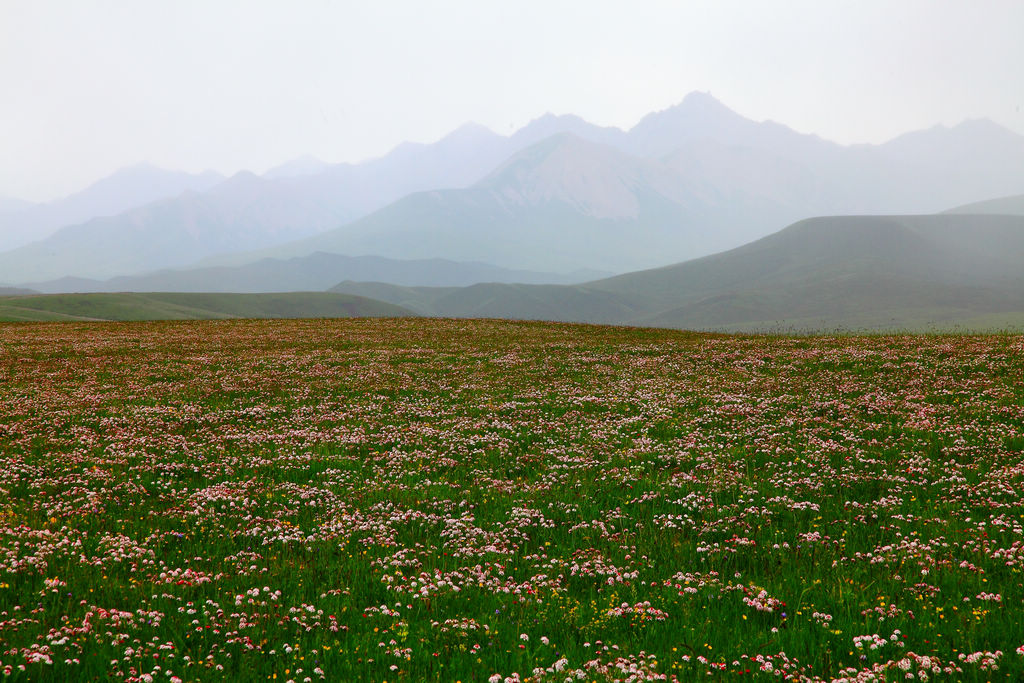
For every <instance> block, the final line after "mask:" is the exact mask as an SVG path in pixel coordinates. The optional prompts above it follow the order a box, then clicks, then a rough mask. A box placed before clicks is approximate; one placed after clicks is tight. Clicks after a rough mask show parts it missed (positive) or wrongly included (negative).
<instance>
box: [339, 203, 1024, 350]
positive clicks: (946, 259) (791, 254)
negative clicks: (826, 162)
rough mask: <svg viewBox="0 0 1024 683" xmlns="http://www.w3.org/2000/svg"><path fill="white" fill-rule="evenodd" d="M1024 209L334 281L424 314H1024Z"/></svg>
mask: <svg viewBox="0 0 1024 683" xmlns="http://www.w3.org/2000/svg"><path fill="white" fill-rule="evenodd" d="M1022 265H1024V216H1004V215H964V214H939V215H927V216H836V217H823V218H812V219H808V220H805V221H800V222H799V223H795V224H793V225H791V226H790V227H788V228H786V229H784V230H782V231H780V232H778V233H775V234H774V235H770V236H768V237H765V238H763V239H761V240H758V241H756V242H753V243H750V244H747V245H745V246H743V247H739V248H737V249H732V250H730V251H726V252H722V253H719V254H714V255H712V256H707V257H704V258H700V259H695V260H693V261H687V262H684V263H680V264H676V265H672V266H667V267H664V268H657V269H653V270H645V271H638V272H634V273H627V274H625V275H619V276H616V277H613V278H608V279H604V280H598V281H595V282H590V283H587V284H585V285H579V286H574V287H564V286H563V287H559V286H529V285H501V284H489V285H475V286H474V287H467V288H462V289H454V290H453V289H439V288H425V287H414V288H394V287H389V286H387V285H380V284H372V283H369V284H368V283H341V284H339V285H338V286H336V287H335V288H333V291H338V292H346V293H350V294H360V295H363V296H373V297H374V298H379V299H381V300H384V301H390V302H392V303H401V304H402V305H405V306H408V307H409V308H411V309H413V310H415V311H418V312H421V313H424V314H427V315H445V316H453V317H478V316H487V317H506V318H525V319H545V320H568V321H580V322H600V323H619V324H641V325H655V326H663V327H678V328H692V329H724V330H769V329H794V330H832V329H851V330H864V329H916V330H927V329H948V328H953V327H957V326H961V327H970V328H977V329H993V328H996V329H999V328H1009V327H1014V328H1016V327H1020V326H1021V325H1022V324H1024V267H1022Z"/></svg>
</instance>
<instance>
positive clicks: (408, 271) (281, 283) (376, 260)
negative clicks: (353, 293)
mask: <svg viewBox="0 0 1024 683" xmlns="http://www.w3.org/2000/svg"><path fill="white" fill-rule="evenodd" d="M604 275H610V273H601V272H598V271H579V272H576V273H569V274H559V273H543V272H537V271H526V270H508V269H505V268H498V267H497V266H492V265H489V264H486V263H477V262H468V263H467V262H458V261H450V260H447V259H429V260H419V261H402V260H396V259H386V258H382V257H380V256H342V255H340V254H326V253H323V252H316V253H314V254H310V255H309V256H300V257H296V258H291V259H269V258H268V259H263V260H261V261H256V262H255V263H250V264H246V265H242V266H208V267H204V268H190V269H181V270H162V271H157V272H153V273H146V274H143V275H135V276H121V277H115V278H111V279H109V280H91V279H87V278H60V279H58V280H50V281H46V282H38V283H32V284H31V287H32V288H33V289H36V290H38V291H40V292H46V293H58V292H249V293H256V292H306V291H322V290H325V289H327V288H329V287H331V286H332V285H334V284H336V283H337V282H338V280H340V279H347V280H357V281H385V282H392V283H395V284H399V285H407V286H445V287H464V286H467V285H471V284H474V283H477V282H532V283H556V284H573V283H577V282H584V281H586V280H592V279H593V278H594V277H602V276H604Z"/></svg>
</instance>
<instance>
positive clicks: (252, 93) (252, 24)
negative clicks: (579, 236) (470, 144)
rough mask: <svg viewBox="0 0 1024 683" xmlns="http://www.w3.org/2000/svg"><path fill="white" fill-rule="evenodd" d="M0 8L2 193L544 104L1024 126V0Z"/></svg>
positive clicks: (320, 144) (857, 126) (366, 153)
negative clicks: (686, 106)
mask: <svg viewBox="0 0 1024 683" xmlns="http://www.w3.org/2000/svg"><path fill="white" fill-rule="evenodd" d="M625 8H626V5H624V4H622V3H613V2H588V3H581V2H552V1H550V0H548V1H545V2H527V1H524V0H518V1H517V2H508V3H500V4H499V3H476V2H431V3H422V2H389V3H366V2H305V3H297V4H293V3H271V2H244V3H243V2H175V3H169V2H168V3H133V2H75V3H67V2H39V1H33V2H12V1H8V2H4V3H3V4H0V92H2V93H3V95H2V98H3V106H0V130H2V131H3V135H2V136H0V195H3V196H7V197H16V198H21V199H28V200H32V201H43V200H50V199H53V198H56V197H59V196H63V195H66V194H68V193H70V192H73V191H75V190H78V189H80V188H81V187H83V186H85V185H87V184H88V183H90V182H93V181H95V180H97V179H99V178H101V177H103V176H105V175H107V174H109V173H111V172H113V171H114V170H116V169H118V168H121V167H124V166H126V165H130V164H133V163H138V162H142V161H146V162H151V163H154V164H156V165H159V166H162V167H166V168H173V169H180V170H185V171H191V172H198V171H201V170H205V169H213V170H216V171H219V172H221V173H224V174H227V175H230V174H231V173H233V172H235V171H237V170H239V169H249V170H252V171H255V172H257V173H260V172H262V171H264V170H266V169H267V168H269V167H272V166H274V165H276V164H279V163H281V162H284V161H286V160H289V159H292V158H295V157H298V156H301V155H304V154H310V155H314V156H316V157H318V158H320V159H323V160H324V161H329V162H339V161H358V160H362V159H366V158H369V157H375V156H379V155H381V154H383V153H385V152H387V151H388V150H389V149H390V148H392V147H394V146H395V145H397V144H399V143H400V142H402V141H405V140H418V141H432V140H436V139H437V138H439V137H441V136H442V135H444V134H445V133H447V132H449V131H450V130H452V129H454V128H456V127H457V126H459V125H460V124H462V123H464V122H466V121H476V122H478V123H480V124H483V125H485V126H487V127H489V128H491V129H492V130H494V131H496V132H498V133H501V134H508V133H510V132H511V131H513V130H516V129H518V128H520V127H521V126H523V125H524V124H526V123H527V122H528V121H530V120H532V119H534V118H536V117H538V116H540V115H542V114H543V113H544V112H547V111H553V112H555V113H574V114H578V115H580V116H582V117H584V118H585V119H587V120H588V121H591V122H594V123H597V124H602V125H611V126H617V127H620V128H624V129H625V128H629V127H631V126H632V125H633V124H635V123H636V121H637V120H638V119H639V118H640V117H641V116H643V115H644V114H646V113H647V112H650V111H656V110H659V109H664V108H666V107H668V106H670V105H673V104H675V103H677V102H678V101H679V100H680V99H681V98H682V96H683V95H685V94H686V93H688V92H690V91H695V90H696V91H710V92H711V93H712V94H713V95H714V96H715V97H716V98H718V99H719V100H721V101H723V102H726V103H728V104H729V106H730V107H731V108H733V109H734V110H735V111H737V112H738V113H740V114H742V115H744V116H746V117H748V118H751V119H754V120H763V119H772V120H776V121H781V122H783V123H785V124H786V125H788V126H790V127H792V128H794V129H795V130H797V131H800V132H805V133H815V134H818V135H820V136H822V137H824V138H826V139H829V140H834V141H837V142H841V143H845V144H849V143H858V142H875V143H877V142H882V141H885V140H887V139H889V138H891V137H893V136H895V135H898V134H900V133H903V132H905V131H909V130H915V129H921V128H927V127H930V126H932V125H935V124H946V125H953V124H956V123H958V122H960V121H962V120H964V119H968V118H989V119H991V120H993V121H995V122H997V123H999V124H1001V125H1003V126H1005V127H1007V128H1009V129H1011V130H1013V131H1015V132H1018V133H1022V132H1024V113H1022V110H1021V106H1022V104H1024V69H1022V68H1021V65H1022V64H1024V41H1021V40H1020V35H1021V29H1022V27H1024V4H1021V3H1019V2H1012V1H1007V2H978V3H955V2H934V1H929V2H925V1H921V2H900V3H891V2H829V3H820V2H785V3H771V4H769V3H749V2H703V3H697V2H693V3H677V2H644V3H631V4H630V5H629V9H628V11H627V10H626V9H625Z"/></svg>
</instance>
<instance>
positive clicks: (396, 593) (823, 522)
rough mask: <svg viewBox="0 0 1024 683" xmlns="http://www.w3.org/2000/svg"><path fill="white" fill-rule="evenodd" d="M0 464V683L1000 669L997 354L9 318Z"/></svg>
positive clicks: (1004, 395)
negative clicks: (2, 682) (5, 681)
mask: <svg viewBox="0 0 1024 683" xmlns="http://www.w3.org/2000/svg"><path fill="white" fill-rule="evenodd" d="M176 303H178V302H176ZM0 454H2V459H0V672H2V674H3V675H5V676H8V677H9V678H10V679H12V680H42V681H85V680H116V681H131V682H137V681H145V682H146V683H151V682H152V681H157V682H158V683H162V682H164V681H167V682H171V683H173V682H177V681H221V680H233V681H277V682H279V683H287V682H288V681H293V682H295V683H298V682H310V681H320V680H328V681H390V682H396V681H433V680H440V681H462V682H469V681H488V682H490V683H493V682H495V681H501V682H502V683H510V682H517V681H520V682H521V681H534V682H540V681H559V682H562V681H567V680H571V681H615V680H618V681H662V680H665V681H692V680H748V679H749V680H765V681H767V680H786V681H850V682H852V681H883V680H884V681H897V680H898V681H903V680H915V681H926V680H949V681H990V680H1022V679H1024V656H1022V653H1024V587H1022V584H1024V574H1022V566H1024V502H1022V496H1024V337H1021V336H1011V335H990V336H938V335H933V336H910V335H907V336H881V335H877V336H863V337H854V336H831V337H828V336H816V337H799V338H797V337H784V336H727V335H710V334H688V333H681V332H674V331H669V330H650V329H629V328H612V327H591V326H580V325H565V324H551V323H544V324H542V323H519V322H507V321H506V322H500V321H470V320H429V319H387V320H381V319H378V320H372V319H351V320H330V321H325V320H317V321H311V320H306V321H301V320H287V321H286V320H275V321H250V320H241V321H240V320H225V321H204V322H181V321H178V322H137V323H82V322H70V323H13V324H5V325H0Z"/></svg>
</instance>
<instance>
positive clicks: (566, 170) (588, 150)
mask: <svg viewBox="0 0 1024 683" xmlns="http://www.w3.org/2000/svg"><path fill="white" fill-rule="evenodd" d="M640 164H642V162H640V160H638V159H634V158H633V157H630V156H629V155H628V154H625V153H624V152H620V151H619V150H617V149H615V148H613V147H608V146H606V145H602V144H599V143H596V142H591V141H589V140H585V139H584V138H581V137H580V136H578V135H575V134H573V133H569V132H561V133H556V134H555V135H552V136H551V137H549V138H546V139H545V140H543V141H541V142H538V143H537V144H535V145H532V146H531V147H528V148H527V149H525V150H523V151H521V152H519V153H518V154H515V155H513V156H512V158H510V159H509V160H508V161H507V162H505V163H504V164H502V165H501V166H500V167H498V169H497V170H496V171H495V172H494V173H492V174H491V175H489V176H488V177H487V178H485V179H484V180H482V181H481V182H480V183H478V185H477V187H481V188H486V189H490V190H492V191H494V192H497V193H498V194H499V195H500V197H501V198H502V201H504V202H509V203H511V204H527V205H536V204H543V203H548V202H561V203H564V204H567V205H569V206H571V207H573V208H574V209H575V210H576V211H579V212H580V213H582V214H585V215H588V216H591V217H593V218H607V219H620V218H635V217H636V215H637V212H638V210H639V203H638V199H637V196H636V194H635V189H636V186H637V185H638V183H639V180H638V178H639V175H640V171H638V167H639V165H640Z"/></svg>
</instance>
